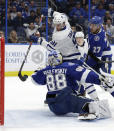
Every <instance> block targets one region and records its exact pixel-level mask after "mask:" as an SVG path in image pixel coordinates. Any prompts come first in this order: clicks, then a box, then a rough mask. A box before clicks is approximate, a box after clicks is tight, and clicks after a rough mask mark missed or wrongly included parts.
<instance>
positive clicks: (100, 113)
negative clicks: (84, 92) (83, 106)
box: [89, 100, 111, 119]
mask: <svg viewBox="0 0 114 131" xmlns="http://www.w3.org/2000/svg"><path fill="white" fill-rule="evenodd" d="M89 113H94V114H95V115H96V116H97V119H103V118H110V117H111V112H110V109H109V105H108V101H107V100H101V101H94V102H91V103H90V104H89Z"/></svg>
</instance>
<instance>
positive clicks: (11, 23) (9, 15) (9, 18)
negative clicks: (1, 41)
mask: <svg viewBox="0 0 114 131" xmlns="http://www.w3.org/2000/svg"><path fill="white" fill-rule="evenodd" d="M7 25H8V27H9V26H13V21H12V19H11V14H10V13H7Z"/></svg>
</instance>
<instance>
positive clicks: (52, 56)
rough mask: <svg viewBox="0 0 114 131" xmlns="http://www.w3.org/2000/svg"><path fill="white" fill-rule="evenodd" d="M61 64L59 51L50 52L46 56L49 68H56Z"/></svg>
mask: <svg viewBox="0 0 114 131" xmlns="http://www.w3.org/2000/svg"><path fill="white" fill-rule="evenodd" d="M61 63H62V55H61V53H60V52H59V51H51V52H50V53H49V54H48V64H49V65H50V66H56V65H59V64H61Z"/></svg>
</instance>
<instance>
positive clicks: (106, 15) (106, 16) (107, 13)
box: [104, 11, 112, 24]
mask: <svg viewBox="0 0 114 131" xmlns="http://www.w3.org/2000/svg"><path fill="white" fill-rule="evenodd" d="M107 19H112V17H111V15H110V12H109V11H106V13H105V17H104V23H105V24H106V21H107Z"/></svg>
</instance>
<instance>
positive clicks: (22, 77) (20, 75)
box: [18, 43, 32, 81]
mask: <svg viewBox="0 0 114 131" xmlns="http://www.w3.org/2000/svg"><path fill="white" fill-rule="evenodd" d="M31 45H32V43H30V45H29V47H28V49H27V52H26V55H25V58H24V60H23V62H22V65H21V67H20V70H19V73H18V77H19V78H20V80H22V81H26V79H27V78H28V76H27V75H23V76H22V73H21V71H22V68H23V66H24V64H25V61H26V59H27V56H28V53H29V51H30V48H31Z"/></svg>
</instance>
